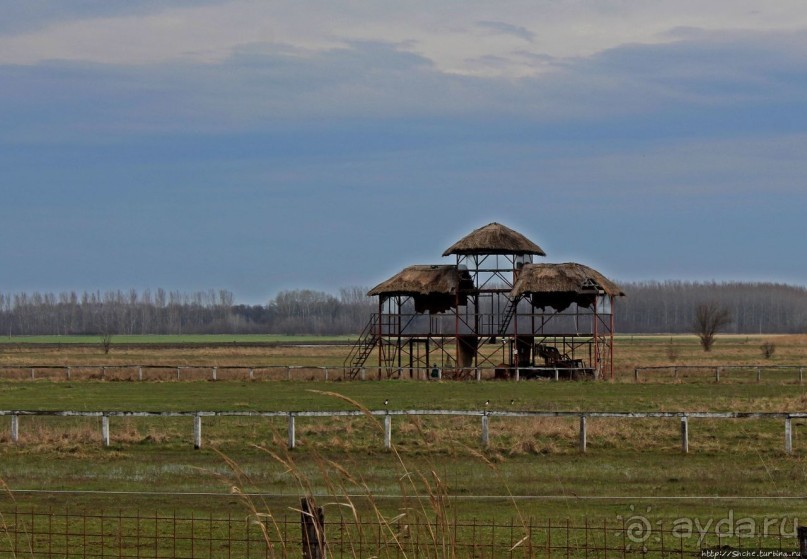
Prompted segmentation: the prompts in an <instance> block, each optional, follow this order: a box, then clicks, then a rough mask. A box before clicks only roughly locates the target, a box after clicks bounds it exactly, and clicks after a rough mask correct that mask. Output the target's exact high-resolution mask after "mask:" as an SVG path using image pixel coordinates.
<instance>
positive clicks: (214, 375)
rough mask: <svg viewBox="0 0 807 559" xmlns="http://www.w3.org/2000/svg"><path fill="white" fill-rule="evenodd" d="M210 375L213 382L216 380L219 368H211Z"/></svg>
mask: <svg viewBox="0 0 807 559" xmlns="http://www.w3.org/2000/svg"><path fill="white" fill-rule="evenodd" d="M212 374H213V380H218V376H219V368H218V367H213V370H212Z"/></svg>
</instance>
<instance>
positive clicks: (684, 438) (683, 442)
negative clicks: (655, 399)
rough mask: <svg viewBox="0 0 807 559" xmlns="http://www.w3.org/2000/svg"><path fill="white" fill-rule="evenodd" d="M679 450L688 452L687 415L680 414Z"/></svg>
mask: <svg viewBox="0 0 807 559" xmlns="http://www.w3.org/2000/svg"><path fill="white" fill-rule="evenodd" d="M681 452H683V453H684V454H686V453H688V452H689V422H688V420H687V416H685V415H682V416H681Z"/></svg>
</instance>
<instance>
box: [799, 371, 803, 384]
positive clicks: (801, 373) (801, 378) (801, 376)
mask: <svg viewBox="0 0 807 559" xmlns="http://www.w3.org/2000/svg"><path fill="white" fill-rule="evenodd" d="M802 382H804V367H799V384H801V383H802Z"/></svg>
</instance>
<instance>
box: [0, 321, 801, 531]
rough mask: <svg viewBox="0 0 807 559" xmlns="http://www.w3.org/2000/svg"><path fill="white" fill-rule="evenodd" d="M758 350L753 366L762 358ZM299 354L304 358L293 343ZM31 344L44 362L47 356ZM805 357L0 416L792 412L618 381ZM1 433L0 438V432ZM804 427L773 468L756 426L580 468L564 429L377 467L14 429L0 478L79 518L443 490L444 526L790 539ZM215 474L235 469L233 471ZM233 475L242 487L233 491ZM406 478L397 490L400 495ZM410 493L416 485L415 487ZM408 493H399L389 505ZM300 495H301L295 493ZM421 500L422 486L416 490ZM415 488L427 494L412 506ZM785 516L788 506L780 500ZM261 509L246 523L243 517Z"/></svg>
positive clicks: (321, 350) (314, 359)
mask: <svg viewBox="0 0 807 559" xmlns="http://www.w3.org/2000/svg"><path fill="white" fill-rule="evenodd" d="M766 340H773V342H774V343H775V345H776V353H775V354H774V356H773V357H772V358H771V359H769V360H765V359H764V358H763V357H762V355H761V352H760V345H761V343H762V342H763V341H766ZM311 341H312V340H306V343H308V342H311ZM49 343H50V342H49ZM805 349H807V338H805V337H797V336H779V337H767V336H763V337H756V336H749V337H746V336H741V337H722V338H720V339H719V340H718V343H717V345H716V346H715V349H714V350H713V352H711V353H710V354H704V353H703V352H702V351H700V350H699V348H698V346H697V342H696V340H695V338H694V337H686V336H682V337H673V338H671V337H669V336H665V337H657V336H656V337H638V336H637V337H622V338H620V339H619V340H618V342H617V348H616V356H617V370H618V379H617V380H618V382H580V383H572V382H560V383H554V382H548V381H531V382H521V383H517V384H516V383H508V382H483V383H475V382H468V383H457V382H413V381H408V380H390V381H384V382H343V381H335V382H322V381H292V382H287V381H284V382H263V381H252V382H250V381H246V380H243V379H242V380H230V381H219V382H209V381H207V380H198V381H188V382H144V383H137V382H111V381H97V380H80V381H70V382H67V381H64V380H62V379H61V378H60V379H58V380H57V379H53V380H47V379H43V380H38V381H36V382H31V381H16V380H6V381H0V409H30V410H60V409H71V410H88V411H92V410H130V411H137V410H141V411H171V410H173V411H194V410H211V411H213V410H243V411H249V410H253V411H272V410H281V411H290V410H337V409H352V408H353V407H354V404H351V403H350V402H348V401H347V400H346V399H342V398H339V397H334V396H332V395H328V394H325V392H335V393H339V394H340V395H343V396H344V397H346V398H350V399H352V400H354V401H355V402H356V403H357V405H359V406H361V407H366V408H369V409H383V408H384V404H383V402H384V400H385V399H386V400H389V405H388V408H390V409H468V410H474V409H482V408H483V406H484V402H485V401H486V400H489V401H490V404H489V408H488V409H494V410H563V411H607V410H611V411H656V410H661V411H782V412H798V411H805V410H807V390H806V389H805V387H804V386H801V385H799V384H798V382H796V381H794V378H793V375H792V374H791V375H790V376H776V375H774V374H773V373H771V375H766V377H764V378H765V380H764V382H762V383H759V384H757V383H756V382H753V378H752V377H751V375H750V373H749V374H748V375H745V374H741V373H737V374H732V375H728V376H724V377H723V378H722V379H721V383H720V384H715V383H714V382H713V381H712V379H711V377H710V376H709V375H703V376H697V375H695V376H693V377H689V378H679V379H673V378H672V377H671V376H667V377H661V376H659V377H653V378H649V379H645V380H644V381H643V382H641V383H638V384H636V383H633V382H632V378H633V377H632V370H633V368H634V367H637V366H650V365H662V364H679V365H685V364H721V365H731V364H733V365H743V364H758V363H765V364H776V365H798V364H801V363H807V358H806V357H807V352H805ZM346 350H347V348H346V347H344V346H333V347H332V346H322V345H307V346H306V347H301V346H296V347H294V346H283V347H281V346H271V347H254V346H238V345H237V344H236V345H234V347H221V346H213V347H208V346H204V345H203V344H202V345H199V346H198V347H182V346H181V344H180V345H177V344H174V343H171V342H167V347H165V348H162V349H161V348H160V347H156V346H155V347H140V346H138V347H127V346H125V345H124V344H120V345H118V344H116V345H115V346H114V347H113V349H112V351H111V352H110V354H109V355H104V354H103V352H102V351H101V349H100V347H95V346H93V345H71V344H65V345H60V346H52V345H50V346H47V347H45V346H42V345H39V344H19V343H17V344H11V345H7V346H5V349H0V364H6V365H14V364H31V363H40V364H44V363H59V364H70V363H76V362H78V361H81V362H85V363H110V364H111V363H115V362H120V363H127V362H128V363H131V362H149V363H165V364H173V365H176V364H179V363H181V364H200V365H219V366H221V365H226V364H250V363H266V362H272V363H277V364H281V363H282V364H293V365H301V364H302V365H306V364H307V365H311V366H313V365H315V364H323V365H327V364H336V363H341V360H342V359H343V356H344V353H345V352H346ZM0 421H6V420H0ZM805 423H807V422H803V421H794V439H793V444H794V451H795V452H794V454H793V455H790V456H788V455H786V454H784V452H783V426H782V425H781V423H780V422H779V421H772V420H731V421H708V420H692V421H691V424H690V453H689V454H688V455H683V454H681V452H680V443H679V438H678V437H679V433H678V422H677V421H676V420H664V419H643V420H635V419H634V420H610V419H607V420H606V419H600V420H594V419H592V420H590V422H589V434H588V439H589V444H588V449H589V451H588V452H587V453H586V454H584V455H582V454H580V453H579V452H578V450H577V439H576V437H577V424H576V421H575V420H573V419H557V418H551V419H548V418H542V419H539V418H533V419H503V418H495V419H492V420H491V425H490V428H491V441H490V443H491V444H490V448H488V449H486V450H483V449H482V448H481V446H480V442H479V433H480V427H479V420H478V418H436V417H412V418H396V419H395V422H394V426H393V444H394V449H395V451H394V452H391V451H386V450H384V448H383V444H382V441H383V434H382V431H381V427H380V425H379V424H378V423H377V422H376V421H375V420H373V419H369V418H366V417H358V418H341V419H326V418H300V419H298V420H297V436H298V445H299V446H298V448H297V449H295V450H294V451H290V452H289V451H286V450H285V446H286V422H285V419H283V418H277V419H267V418H264V419H260V418H205V420H204V437H203V441H204V442H203V448H202V449H201V450H193V448H192V435H191V429H192V426H191V420H190V419H188V418H160V419H141V418H113V419H112V421H111V434H112V445H111V447H110V448H103V447H102V445H101V429H100V420H99V419H97V418H93V419H86V418H29V417H23V418H21V420H20V441H19V442H18V443H17V444H13V443H11V441H10V434H9V431H8V427H2V423H0V478H2V480H3V481H4V483H5V484H6V486H7V487H8V489H9V490H10V491H9V492H7V493H6V495H5V497H4V499H5V500H6V503H5V504H10V503H11V500H12V499H13V500H14V502H15V503H16V504H17V505H20V506H27V505H34V506H37V507H61V506H66V505H69V506H71V507H89V508H91V509H93V510H101V509H103V510H119V509H121V508H123V509H138V510H152V509H160V510H166V509H168V510H180V511H208V512H210V511H214V512H225V511H229V512H235V513H237V512H238V511H243V510H244V506H245V505H244V502H243V500H242V499H240V498H239V497H237V496H236V495H234V494H232V493H231V488H232V487H233V486H238V487H240V489H241V490H243V491H246V492H257V493H266V494H269V496H267V497H265V499H266V506H270V507H273V508H280V509H283V508H286V507H290V506H293V505H294V504H296V502H297V499H298V497H299V496H300V494H301V492H302V491H303V490H304V488H301V486H300V484H301V483H303V484H304V485H306V484H307V485H310V489H313V490H314V491H315V492H319V493H334V492H335V493H336V495H334V496H333V498H337V497H338V495H339V493H340V492H341V493H351V494H358V495H364V496H365V497H366V496H367V495H368V494H371V495H372V498H373V499H374V500H375V501H376V502H377V503H379V504H380V506H381V507H382V508H384V509H385V510H388V511H389V512H390V514H393V513H394V512H395V511H396V510H397V507H398V506H399V505H400V496H401V495H402V494H403V493H406V492H408V493H412V492H420V493H426V494H428V493H429V491H430V490H432V491H433V490H434V483H435V482H434V480H439V483H440V484H442V485H444V486H445V487H446V488H447V493H448V495H450V496H451V507H452V509H451V512H452V514H455V515H457V516H458V517H461V518H470V517H480V518H491V517H492V518H499V519H506V518H510V517H512V516H517V515H528V516H534V517H537V518H552V519H565V518H572V519H581V518H584V517H585V518H588V519H592V521H597V520H602V519H605V520H609V521H610V520H616V519H617V518H618V517H620V516H626V515H629V514H631V512H632V511H634V510H639V509H641V510H642V511H647V510H648V509H650V511H651V512H648V513H647V514H648V515H649V516H651V517H652V518H653V519H656V518H658V519H671V518H677V517H680V516H682V515H690V516H694V517H699V518H723V517H724V516H725V515H727V514H728V513H729V512H731V514H733V515H735V516H743V515H749V516H752V517H754V518H765V517H771V516H776V517H781V516H787V517H788V518H796V517H799V516H801V517H803V518H804V519H805V522H807V508H805V507H804V504H803V503H804V500H803V499H804V498H805V495H807V425H805ZM233 464H236V465H237V467H236V468H233ZM238 471H240V472H241V475H237V474H236V472H238ZM407 472H411V473H413V475H411V476H408V475H406V474H407ZM420 475H422V476H423V478H421V477H420ZM409 479H413V480H414V481H413V482H412V483H413V485H411V486H408V485H407V484H408V481H407V480H409ZM301 480H303V481H302V482H301ZM424 480H432V481H431V482H430V484H427V483H426V482H425V481H424ZM430 488H431V489H430ZM793 497H800V499H794V498H793ZM0 504H2V503H0ZM261 506H263V505H261Z"/></svg>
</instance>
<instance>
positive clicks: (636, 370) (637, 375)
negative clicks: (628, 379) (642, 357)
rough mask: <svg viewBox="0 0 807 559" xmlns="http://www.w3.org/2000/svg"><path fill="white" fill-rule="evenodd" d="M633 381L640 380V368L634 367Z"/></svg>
mask: <svg viewBox="0 0 807 559" xmlns="http://www.w3.org/2000/svg"><path fill="white" fill-rule="evenodd" d="M633 382H639V368H638V367H636V368H635V369H633Z"/></svg>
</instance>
